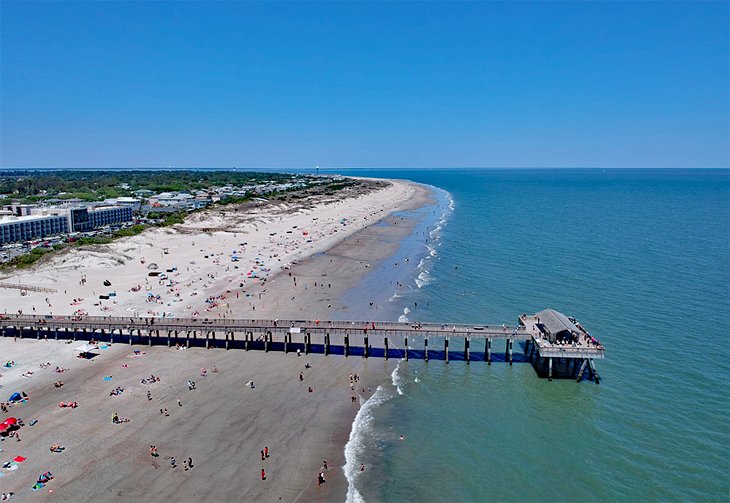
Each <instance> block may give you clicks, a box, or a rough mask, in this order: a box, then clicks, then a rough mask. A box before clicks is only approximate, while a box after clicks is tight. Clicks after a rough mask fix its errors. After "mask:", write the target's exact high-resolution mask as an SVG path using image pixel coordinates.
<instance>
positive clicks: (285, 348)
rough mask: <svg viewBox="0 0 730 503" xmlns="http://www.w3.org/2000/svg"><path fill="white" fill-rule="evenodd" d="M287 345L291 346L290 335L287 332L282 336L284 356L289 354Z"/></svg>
mask: <svg viewBox="0 0 730 503" xmlns="http://www.w3.org/2000/svg"><path fill="white" fill-rule="evenodd" d="M289 344H291V334H290V333H288V332H287V333H285V334H284V354H288V353H289Z"/></svg>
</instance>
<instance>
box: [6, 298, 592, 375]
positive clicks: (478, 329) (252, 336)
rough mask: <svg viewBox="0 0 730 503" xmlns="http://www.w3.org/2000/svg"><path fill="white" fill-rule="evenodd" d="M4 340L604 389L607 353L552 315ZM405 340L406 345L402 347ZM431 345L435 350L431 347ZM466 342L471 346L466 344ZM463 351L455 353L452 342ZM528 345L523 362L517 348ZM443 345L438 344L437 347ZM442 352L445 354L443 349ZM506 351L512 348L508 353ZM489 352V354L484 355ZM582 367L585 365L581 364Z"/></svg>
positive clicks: (72, 333) (107, 322)
mask: <svg viewBox="0 0 730 503" xmlns="http://www.w3.org/2000/svg"><path fill="white" fill-rule="evenodd" d="M0 331H1V333H0V335H1V336H2V337H16V338H21V339H22V338H35V339H65V340H74V341H75V340H83V341H95V342H98V343H110V344H111V343H115V344H116V343H124V344H131V345H148V346H153V345H154V346H158V345H162V346H167V347H172V346H176V347H178V346H183V347H187V348H189V347H204V348H208V349H213V348H220V349H227V350H228V349H243V350H246V351H250V350H262V351H264V352H269V351H283V352H284V353H290V352H295V353H298V354H301V353H304V354H310V353H320V354H324V355H343V356H345V357H350V356H360V357H363V358H368V357H380V358H385V359H388V358H402V359H405V360H408V359H410V358H416V359H423V360H426V361H428V360H429V358H432V359H439V360H443V361H445V362H446V363H448V362H449V360H450V359H451V360H456V361H465V362H466V363H467V364H469V363H471V361H472V360H474V361H477V360H478V361H485V362H486V363H487V364H491V363H492V361H493V360H494V361H504V362H508V363H509V364H510V365H512V363H513V360H516V359H517V358H519V361H528V362H530V363H532V364H533V366H534V367H535V370H536V371H537V372H538V375H541V376H545V377H547V378H548V379H549V380H552V379H553V377H573V378H575V379H576V380H577V381H581V380H582V379H583V376H584V373H585V372H586V371H587V372H588V377H589V379H591V380H593V381H595V382H596V383H598V382H599V381H600V378H599V376H598V372H597V371H596V368H595V364H594V362H593V360H594V359H602V358H604V352H605V349H604V348H603V346H601V345H600V343H598V341H596V340H595V339H594V338H593V337H591V336H590V334H588V332H586V331H585V330H584V329H583V327H582V326H581V325H580V324H579V323H578V322H577V321H575V320H574V319H572V318H569V317H567V316H565V315H563V314H562V313H558V312H557V311H553V310H552V309H546V310H544V311H541V312H539V313H537V314H535V315H532V316H529V315H524V314H523V315H520V317H519V318H518V323H517V324H516V325H510V326H508V325H506V324H505V325H500V326H497V325H476V324H470V325H466V324H451V323H449V324H445V323H440V324H439V323H413V322H409V323H399V322H382V321H375V322H373V321H367V322H365V321H320V320H255V319H210V320H209V319H207V318H203V319H200V318H122V317H112V316H57V315H33V316H31V315H12V314H5V315H0ZM401 341H402V343H403V344H402V346H401V345H400V342H401ZM429 341H432V342H433V345H432V346H431V347H430V346H429ZM462 342H463V345H462ZM450 343H452V344H453V345H457V344H458V346H459V347H455V348H450V347H449V344H450ZM515 343H517V344H520V343H522V345H523V348H524V351H523V354H522V355H517V356H515V354H514V351H513V346H514V344H515ZM436 344H438V346H436ZM439 346H440V347H442V348H443V349H439ZM502 348H504V350H503V351H502ZM482 349H483V351H482ZM579 364H580V367H578V365H579Z"/></svg>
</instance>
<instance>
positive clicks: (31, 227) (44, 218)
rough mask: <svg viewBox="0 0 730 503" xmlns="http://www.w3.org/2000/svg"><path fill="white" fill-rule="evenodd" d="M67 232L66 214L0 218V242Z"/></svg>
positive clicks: (24, 239)
mask: <svg viewBox="0 0 730 503" xmlns="http://www.w3.org/2000/svg"><path fill="white" fill-rule="evenodd" d="M67 232H69V220H68V216H67V215H25V216H20V217H19V216H12V217H4V218H2V219H0V244H4V243H15V242H18V241H29V240H31V239H38V238H45V237H48V236H55V235H57V234H65V233H67Z"/></svg>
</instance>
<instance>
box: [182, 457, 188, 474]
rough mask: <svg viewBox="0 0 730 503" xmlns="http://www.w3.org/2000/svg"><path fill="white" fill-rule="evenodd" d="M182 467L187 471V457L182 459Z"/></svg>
mask: <svg viewBox="0 0 730 503" xmlns="http://www.w3.org/2000/svg"><path fill="white" fill-rule="evenodd" d="M183 468H185V471H188V460H187V459H184V460H183Z"/></svg>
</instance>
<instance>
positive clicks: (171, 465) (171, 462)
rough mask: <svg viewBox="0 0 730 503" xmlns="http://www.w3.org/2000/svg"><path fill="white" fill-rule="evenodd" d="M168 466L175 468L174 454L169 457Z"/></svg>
mask: <svg viewBox="0 0 730 503" xmlns="http://www.w3.org/2000/svg"><path fill="white" fill-rule="evenodd" d="M170 468H177V461H175V456H173V457H171V458H170Z"/></svg>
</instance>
